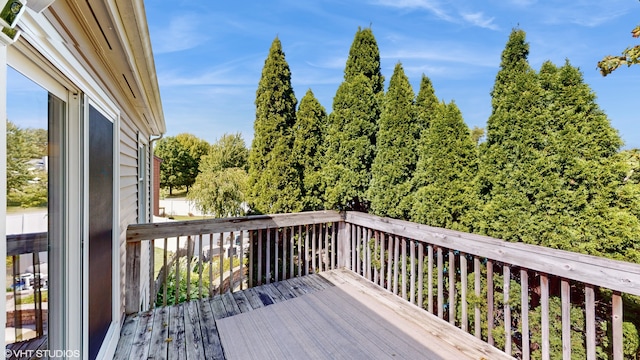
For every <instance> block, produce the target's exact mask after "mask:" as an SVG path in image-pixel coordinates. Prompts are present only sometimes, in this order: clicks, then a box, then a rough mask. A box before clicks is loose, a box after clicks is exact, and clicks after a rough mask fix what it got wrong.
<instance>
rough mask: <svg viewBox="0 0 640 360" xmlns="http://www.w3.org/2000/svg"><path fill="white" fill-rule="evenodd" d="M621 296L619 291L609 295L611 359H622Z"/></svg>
mask: <svg viewBox="0 0 640 360" xmlns="http://www.w3.org/2000/svg"><path fill="white" fill-rule="evenodd" d="M622 318H623V312H622V296H621V294H620V292H619V291H614V292H613V294H612V295H611V333H612V342H613V360H622V358H623V357H624V355H623V340H624V339H623V335H622Z"/></svg>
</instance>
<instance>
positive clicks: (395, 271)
mask: <svg viewBox="0 0 640 360" xmlns="http://www.w3.org/2000/svg"><path fill="white" fill-rule="evenodd" d="M399 257H400V239H398V237H397V236H394V237H393V293H394V294H395V295H398V278H399V277H400V274H399V271H398V268H399V265H400V261H399V260H400V259H399Z"/></svg>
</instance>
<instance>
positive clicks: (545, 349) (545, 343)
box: [540, 274, 550, 360]
mask: <svg viewBox="0 0 640 360" xmlns="http://www.w3.org/2000/svg"><path fill="white" fill-rule="evenodd" d="M540 310H541V316H540V321H541V323H542V324H540V327H541V328H542V360H549V356H550V349H549V277H548V276H547V274H540Z"/></svg>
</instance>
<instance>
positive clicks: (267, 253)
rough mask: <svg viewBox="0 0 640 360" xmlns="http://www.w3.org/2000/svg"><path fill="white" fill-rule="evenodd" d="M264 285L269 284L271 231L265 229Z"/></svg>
mask: <svg viewBox="0 0 640 360" xmlns="http://www.w3.org/2000/svg"><path fill="white" fill-rule="evenodd" d="M264 261H265V283H267V284H269V283H271V229H270V228H267V249H266V251H265V259H264Z"/></svg>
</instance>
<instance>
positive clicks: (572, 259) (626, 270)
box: [345, 212, 640, 296]
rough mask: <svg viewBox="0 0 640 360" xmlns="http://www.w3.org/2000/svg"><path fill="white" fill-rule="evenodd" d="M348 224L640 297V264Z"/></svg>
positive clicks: (415, 228) (364, 222)
mask: <svg viewBox="0 0 640 360" xmlns="http://www.w3.org/2000/svg"><path fill="white" fill-rule="evenodd" d="M345 221H346V222H347V223H350V224H353V225H360V226H364V227H368V228H372V229H376V230H380V231H384V232H387V233H391V234H394V235H398V236H402V237H406V238H411V239H415V240H422V241H425V242H428V243H431V244H434V245H438V246H442V247H446V248H453V249H455V250H458V251H462V252H464V253H467V254H470V255H476V256H480V257H483V258H488V259H492V260H496V261H500V262H505V263H509V264H511V265H514V266H518V267H522V268H527V269H530V270H535V271H540V272H543V273H546V274H548V275H555V276H560V277H563V278H566V279H569V280H576V281H579V282H583V283H588V284H592V285H596V286H600V287H605V288H608V289H611V290H616V291H620V292H624V293H627V294H631V295H638V296H640V264H634V263H629V262H624V261H618V260H613V259H607V258H603V257H598V256H593V255H587V254H580V253H575V252H571V251H565V250H559V249H552V248H548V247H544V246H538V245H531V244H524V243H512V242H507V241H504V240H500V239H496V238H492V237H489V236H483V235H477V234H470V233H465V232H461V231H455V230H449V229H443V228H436V227H432V226H427V225H422V224H417V223H412V222H409V221H403V220H396V219H390V218H382V217H379V216H375V215H371V214H365V213H358V212H347V215H346V219H345Z"/></svg>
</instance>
